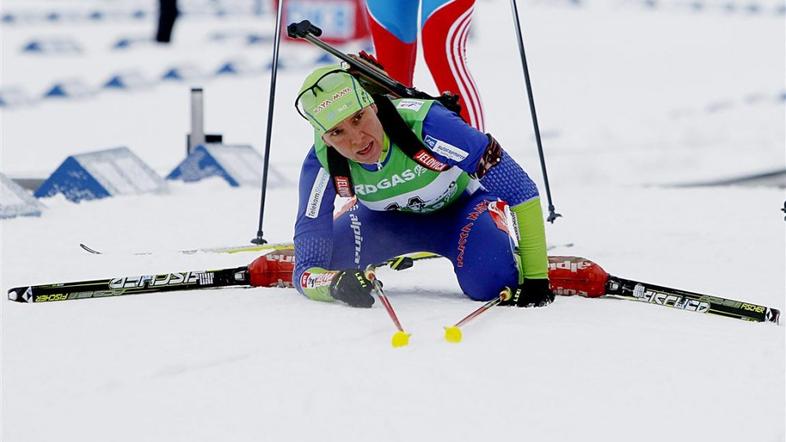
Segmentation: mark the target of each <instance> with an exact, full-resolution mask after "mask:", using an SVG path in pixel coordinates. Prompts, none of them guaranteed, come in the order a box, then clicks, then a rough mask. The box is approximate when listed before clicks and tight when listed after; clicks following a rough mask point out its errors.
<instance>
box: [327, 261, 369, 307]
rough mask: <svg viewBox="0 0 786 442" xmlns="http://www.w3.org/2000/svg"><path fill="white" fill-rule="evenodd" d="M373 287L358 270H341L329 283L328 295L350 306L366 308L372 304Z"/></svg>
mask: <svg viewBox="0 0 786 442" xmlns="http://www.w3.org/2000/svg"><path fill="white" fill-rule="evenodd" d="M373 289H374V285H373V284H372V283H371V281H369V280H368V278H366V275H364V274H363V272H361V271H360V270H357V269H348V270H341V271H339V272H338V273H336V276H334V277H333V282H331V283H330V296H332V297H333V298H335V299H338V300H339V301H343V302H346V303H347V304H349V305H351V306H352V307H365V308H368V307H371V306H372V305H374V297H373V296H371V291H372V290H373Z"/></svg>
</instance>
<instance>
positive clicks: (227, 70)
mask: <svg viewBox="0 0 786 442" xmlns="http://www.w3.org/2000/svg"><path fill="white" fill-rule="evenodd" d="M237 73H238V72H237V67H236V66H235V63H233V62H231V61H228V62H226V63H224V64H222V65H221V66H219V68H218V69H216V75H236V74H237Z"/></svg>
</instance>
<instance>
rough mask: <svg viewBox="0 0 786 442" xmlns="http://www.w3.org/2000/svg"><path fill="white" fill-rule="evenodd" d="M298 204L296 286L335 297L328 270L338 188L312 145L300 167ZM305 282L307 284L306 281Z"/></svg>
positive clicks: (316, 294)
mask: <svg viewBox="0 0 786 442" xmlns="http://www.w3.org/2000/svg"><path fill="white" fill-rule="evenodd" d="M298 188H299V192H298V193H299V204H298V211H297V220H296V222H295V238H294V242H295V271H294V273H293V275H292V282H293V283H294V286H295V287H296V288H297V290H298V291H299V292H300V293H302V294H304V295H306V296H307V297H309V298H311V299H314V300H317V301H332V300H333V297H332V296H330V279H331V275H332V274H333V273H334V272H330V271H328V270H325V268H326V267H327V266H328V265H329V264H330V255H331V253H332V251H333V209H334V201H335V199H336V189H335V187H334V186H333V183H332V181H331V179H330V175H329V174H328V173H327V171H326V170H325V169H324V168H322V165H321V164H320V163H319V160H318V159H317V156H316V153H315V152H314V148H313V147H312V148H311V150H310V151H309V153H308V156H306V159H305V161H304V162H303V167H302V169H301V171H300V182H299V185H298ZM304 283H305V284H304Z"/></svg>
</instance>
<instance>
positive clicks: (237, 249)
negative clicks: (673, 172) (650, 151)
mask: <svg viewBox="0 0 786 442" xmlns="http://www.w3.org/2000/svg"><path fill="white" fill-rule="evenodd" d="M573 246H574V243H572V242H569V243H564V244H553V245H550V246H548V250H554V249H557V248H566V249H567V248H571V247H573ZM79 247H80V248H81V249H82V250H84V251H85V252H88V253H90V254H93V255H120V254H122V255H136V256H146V255H155V254H157V253H162V254H165V253H172V254H178V255H193V254H196V253H227V254H234V253H246V252H267V251H274V250H292V249H294V248H295V246H294V244H292V243H291V242H290V243H287V242H281V243H270V244H261V245H256V244H254V245H242V246H223V247H203V248H199V249H180V250H170V251H158V252H156V251H152V250H148V251H139V252H128V253H126V252H121V251H101V250H97V249H95V248H93V247H90V246H88V245H87V244H85V243H79ZM413 255H416V256H420V257H421V258H420V259H423V257H425V255H434V256H432V257H438V255H436V254H433V253H428V252H418V253H414V254H407V255H402V256H401V257H407V256H413Z"/></svg>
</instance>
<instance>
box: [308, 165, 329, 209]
mask: <svg viewBox="0 0 786 442" xmlns="http://www.w3.org/2000/svg"><path fill="white" fill-rule="evenodd" d="M329 182H330V174H329V173H328V172H327V171H326V170H325V168H324V167H320V168H319V173H317V177H316V179H314V184H312V185H311V194H310V195H309V196H308V205H307V206H306V216H307V217H309V218H316V217H317V216H319V209H320V208H321V207H322V197H323V196H324V195H325V189H326V188H327V185H328V183H329Z"/></svg>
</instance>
